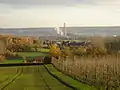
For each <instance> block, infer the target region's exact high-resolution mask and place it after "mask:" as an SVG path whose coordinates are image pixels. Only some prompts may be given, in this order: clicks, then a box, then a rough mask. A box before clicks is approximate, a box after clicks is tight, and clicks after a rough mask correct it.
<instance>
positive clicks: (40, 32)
mask: <svg viewBox="0 0 120 90" xmlns="http://www.w3.org/2000/svg"><path fill="white" fill-rule="evenodd" d="M66 29H67V33H68V34H69V35H72V34H79V35H93V34H95V35H102V36H111V35H115V34H116V35H120V26H116V27H115V26H114V27H67V28H66ZM0 34H13V35H30V36H56V35H57V31H55V30H54V28H52V27H48V28H4V29H2V28H1V29H0Z"/></svg>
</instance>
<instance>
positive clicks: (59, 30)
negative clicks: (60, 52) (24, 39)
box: [55, 27, 64, 36]
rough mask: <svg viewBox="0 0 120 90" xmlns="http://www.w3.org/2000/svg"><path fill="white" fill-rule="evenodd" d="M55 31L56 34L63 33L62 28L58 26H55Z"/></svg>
mask: <svg viewBox="0 0 120 90" xmlns="http://www.w3.org/2000/svg"><path fill="white" fill-rule="evenodd" d="M55 31H56V32H57V34H58V35H61V36H63V35H64V33H63V32H62V30H61V29H60V28H59V27H57V28H55Z"/></svg>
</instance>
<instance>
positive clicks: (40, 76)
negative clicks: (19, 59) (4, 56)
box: [0, 66, 72, 90]
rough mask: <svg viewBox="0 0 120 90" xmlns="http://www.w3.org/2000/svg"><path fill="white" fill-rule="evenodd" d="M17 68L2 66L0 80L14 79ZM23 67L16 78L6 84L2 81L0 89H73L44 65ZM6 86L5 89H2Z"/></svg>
mask: <svg viewBox="0 0 120 90" xmlns="http://www.w3.org/2000/svg"><path fill="white" fill-rule="evenodd" d="M17 68H19V67H12V68H3V67H1V68H0V70H1V73H2V74H0V77H3V78H0V82H2V81H4V82H7V79H6V78H8V77H9V79H12V78H13V76H15V75H16V74H17ZM20 68H22V73H21V75H20V76H19V77H17V78H16V80H14V81H12V82H10V84H8V85H5V84H7V83H5V84H3V82H2V83H0V90H72V89H71V88H69V87H67V86H65V85H63V84H61V83H60V82H59V81H58V80H57V79H55V78H53V77H52V76H51V75H50V74H48V72H47V71H46V69H45V68H44V67H43V66H25V67H20ZM4 86H5V87H4ZM2 87H4V89H1V88H2Z"/></svg>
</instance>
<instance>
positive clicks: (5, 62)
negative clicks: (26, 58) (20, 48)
mask: <svg viewBox="0 0 120 90" xmlns="http://www.w3.org/2000/svg"><path fill="white" fill-rule="evenodd" d="M22 62H23V61H22V60H7V59H6V60H4V61H3V62H2V64H3V63H4V64H11V63H22Z"/></svg>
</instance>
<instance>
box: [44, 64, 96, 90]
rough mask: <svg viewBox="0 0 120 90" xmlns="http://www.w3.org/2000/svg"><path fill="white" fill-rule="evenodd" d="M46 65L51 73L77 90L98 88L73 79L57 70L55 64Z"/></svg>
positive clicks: (94, 89)
mask: <svg viewBox="0 0 120 90" xmlns="http://www.w3.org/2000/svg"><path fill="white" fill-rule="evenodd" d="M45 67H46V68H47V69H48V70H49V71H50V73H51V74H53V75H54V76H56V77H57V78H59V79H60V80H61V81H63V82H65V83H66V84H67V85H69V86H71V87H74V88H76V89H77V90H98V89H96V88H95V87H94V86H89V85H86V84H83V83H80V82H78V81H77V80H74V79H72V78H71V77H69V76H67V75H65V74H63V73H61V72H59V71H57V69H55V68H54V67H53V65H51V64H49V65H45Z"/></svg>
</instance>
